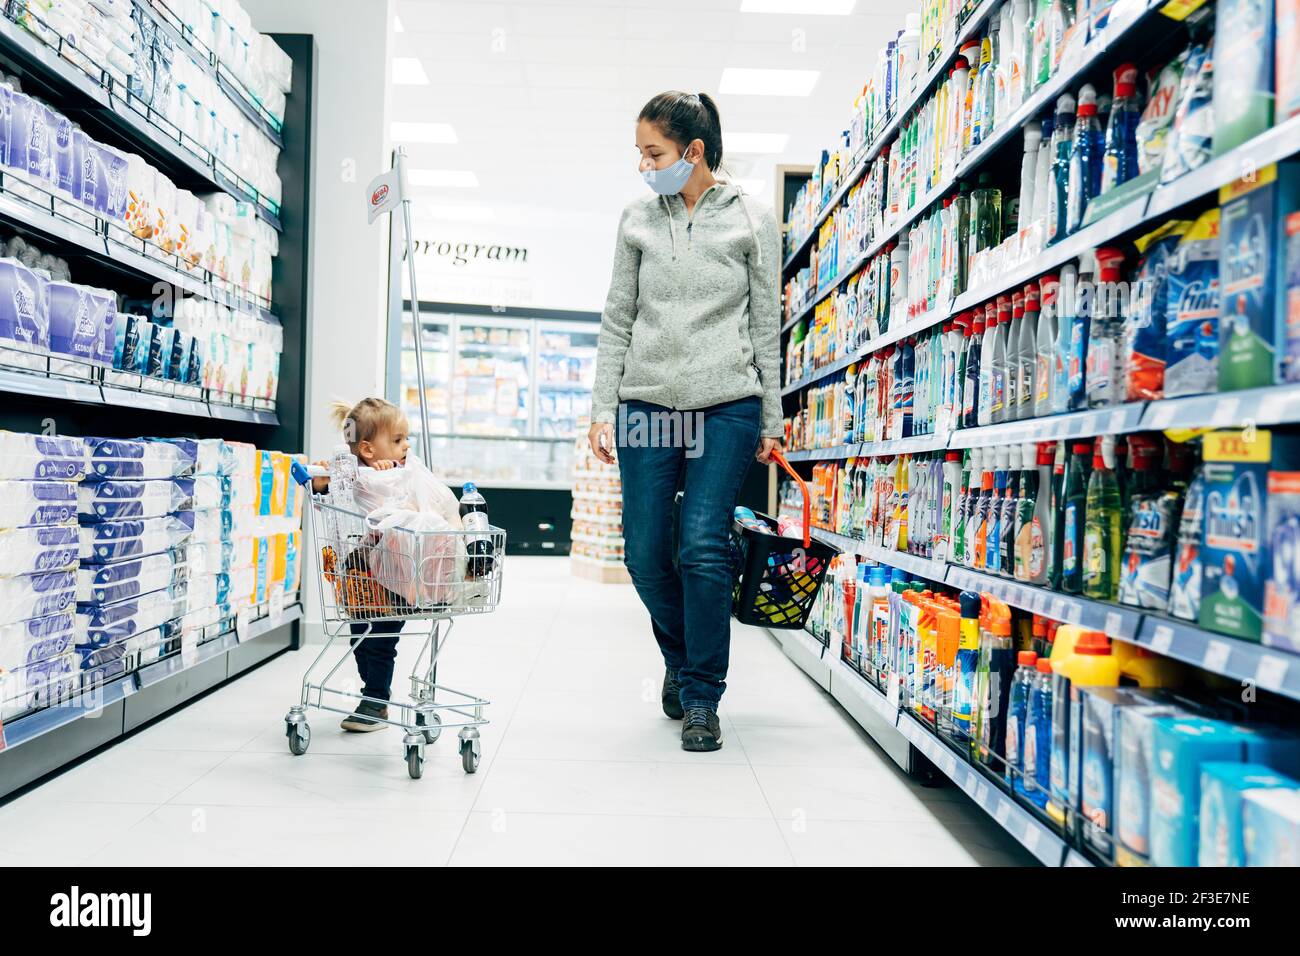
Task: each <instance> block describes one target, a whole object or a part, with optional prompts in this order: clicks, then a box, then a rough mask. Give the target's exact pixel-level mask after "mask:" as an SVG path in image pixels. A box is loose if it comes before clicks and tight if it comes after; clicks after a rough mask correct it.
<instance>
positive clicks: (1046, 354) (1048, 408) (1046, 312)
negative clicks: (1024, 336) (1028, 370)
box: [1032, 273, 1059, 417]
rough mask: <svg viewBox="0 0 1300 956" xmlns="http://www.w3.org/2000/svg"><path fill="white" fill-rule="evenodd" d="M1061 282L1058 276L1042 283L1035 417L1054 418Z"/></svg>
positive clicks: (1040, 283)
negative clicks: (1057, 320) (1058, 294)
mask: <svg viewBox="0 0 1300 956" xmlns="http://www.w3.org/2000/svg"><path fill="white" fill-rule="evenodd" d="M1058 285H1059V282H1058V280H1057V277H1056V275H1055V274H1054V273H1052V274H1048V275H1045V276H1043V277H1042V278H1041V279H1039V280H1038V291H1039V312H1038V329H1037V334H1036V335H1035V337H1034V405H1033V412H1032V414H1033V416H1034V417H1042V416H1045V415H1050V414H1052V384H1053V378H1054V374H1053V369H1054V365H1055V362H1054V361H1053V350H1054V349H1055V348H1056V298H1057V286H1058Z"/></svg>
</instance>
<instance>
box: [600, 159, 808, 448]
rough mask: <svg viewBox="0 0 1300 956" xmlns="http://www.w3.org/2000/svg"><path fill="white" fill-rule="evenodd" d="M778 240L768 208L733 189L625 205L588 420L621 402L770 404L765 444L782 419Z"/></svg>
mask: <svg viewBox="0 0 1300 956" xmlns="http://www.w3.org/2000/svg"><path fill="white" fill-rule="evenodd" d="M780 275H781V263H780V241H779V238H778V231H777V226H776V219H775V218H774V217H773V215H772V211H771V210H770V209H768V208H767V207H765V206H761V205H759V204H757V203H754V202H753V200H751V199H749V198H748V197H746V196H745V195H744V194H743V193H742V192H741V191H740V189H739V188H738V187H736V186H734V185H731V184H728V183H718V184H717V185H715V186H711V187H710V188H709V189H707V190H705V192H704V194H703V195H701V196H700V198H699V201H698V202H697V203H696V204H695V210H694V212H693V213H692V214H691V215H689V216H688V215H687V214H686V203H685V202H684V201H683V200H682V197H681V196H650V197H648V198H645V199H637V200H634V201H633V202H631V203H629V204H628V205H627V207H626V208H625V209H624V210H623V217H622V219H621V220H620V221H619V225H618V245H617V246H616V248H615V250H614V276H613V278H612V279H611V281H610V284H609V296H608V298H607V299H606V300H605V311H604V314H603V316H602V318H601V324H600V346H599V348H598V350H597V356H596V384H595V389H594V390H593V392H592V401H591V420H592V421H593V422H610V423H612V422H613V421H614V420H615V418H616V416H617V413H618V403H619V401H620V400H628V399H637V400H640V401H644V402H652V403H654V404H656V405H664V406H666V407H668V408H674V409H681V410H688V409H696V408H705V407H707V406H709V405H717V404H719V403H721V402H730V401H734V400H735V399H738V398H746V397H748V396H751V395H758V396H761V397H762V399H763V423H762V435H763V436H764V437H770V438H780V437H783V436H784V433H785V428H784V424H783V416H782V414H781V377H780V371H779V365H780V328H781V326H780V294H779V291H778V283H779V282H780Z"/></svg>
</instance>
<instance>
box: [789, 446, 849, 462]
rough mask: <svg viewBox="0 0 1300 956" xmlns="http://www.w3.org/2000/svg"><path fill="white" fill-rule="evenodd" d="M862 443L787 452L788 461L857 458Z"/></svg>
mask: <svg viewBox="0 0 1300 956" xmlns="http://www.w3.org/2000/svg"><path fill="white" fill-rule="evenodd" d="M861 447H862V446H861V444H859V443H857V442H854V443H853V444H851V445H836V446H835V447H834V448H811V449H807V450H804V451H788V452H785V460H786V461H840V460H843V459H845V458H856V457H857V455H858V449H859V448H861Z"/></svg>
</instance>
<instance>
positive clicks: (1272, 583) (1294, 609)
mask: <svg viewBox="0 0 1300 956" xmlns="http://www.w3.org/2000/svg"><path fill="white" fill-rule="evenodd" d="M1265 513H1266V521H1267V526H1266V532H1265V533H1266V534H1267V536H1268V555H1269V563H1268V580H1267V581H1265V583H1264V633H1263V642H1264V643H1265V644H1267V645H1269V646H1270V647H1280V648H1282V649H1283V650H1287V651H1290V652H1291V653H1293V654H1300V470H1295V471H1274V470H1270V471H1269V473H1268V503H1267V505H1265Z"/></svg>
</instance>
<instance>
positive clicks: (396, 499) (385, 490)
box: [352, 456, 462, 531]
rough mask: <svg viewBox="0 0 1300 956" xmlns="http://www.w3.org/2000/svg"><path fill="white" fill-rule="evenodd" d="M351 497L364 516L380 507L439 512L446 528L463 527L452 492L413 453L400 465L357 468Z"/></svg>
mask: <svg viewBox="0 0 1300 956" xmlns="http://www.w3.org/2000/svg"><path fill="white" fill-rule="evenodd" d="M352 496H353V499H354V500H355V501H356V503H357V509H358V510H359V511H361V512H362V513H363V514H366V515H369V514H372V513H374V512H376V511H378V510H379V509H381V508H400V509H405V510H408V511H419V512H424V513H427V514H437V515H441V516H442V519H443V520H444V521H445V522H447V525H448V527H450V528H454V529H456V530H457V531H459V530H460V529H461V527H462V525H461V521H460V502H459V501H457V500H456V496H455V494H453V493H452V490H451V489H450V488H448V487H447V486H446V485H445V484H444V483H443V482H442V480H441V479H440V478H437V477H435V476H434V475H433V473H432V472H431V471H429V469H428V468H427V467H426V466H425V464H424V462H422V461H421V460H420V459H419V458H416V457H414V456H411V457H409V458H407V460H406V464H405V465H404V466H402V467H401V468H390V469H388V470H387V471H375V469H373V468H359V469H357V481H356V485H355V486H354V487H353V489H352Z"/></svg>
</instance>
